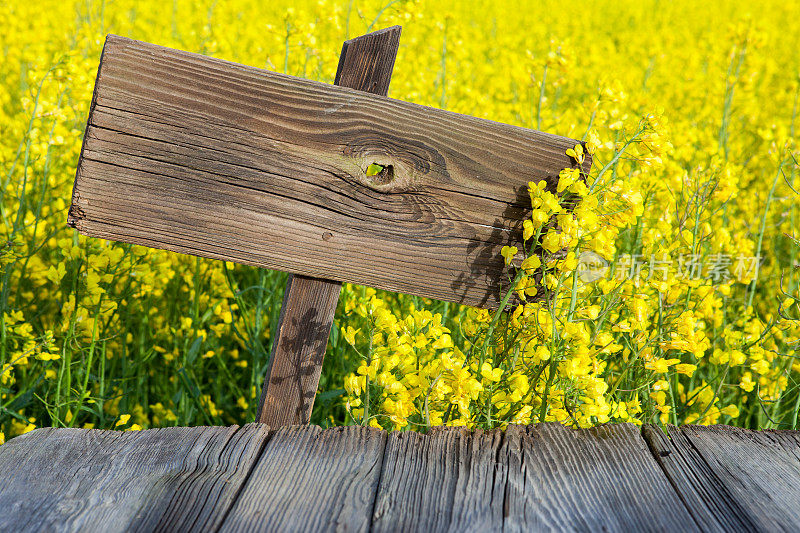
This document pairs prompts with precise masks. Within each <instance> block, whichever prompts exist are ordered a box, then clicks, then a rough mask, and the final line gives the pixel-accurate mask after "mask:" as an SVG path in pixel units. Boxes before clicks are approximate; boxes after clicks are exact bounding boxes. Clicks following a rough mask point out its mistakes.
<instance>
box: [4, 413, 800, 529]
mask: <svg viewBox="0 0 800 533" xmlns="http://www.w3.org/2000/svg"><path fill="white" fill-rule="evenodd" d="M799 529H800V433H798V432H790V431H782V432H777V431H762V432H754V431H745V430H740V429H734V428H729V427H724V426H716V427H710V428H706V427H697V426H685V427H682V428H680V429H675V428H670V431H669V436H667V435H665V434H664V433H663V432H662V431H661V430H660V429H658V428H655V427H645V428H643V429H642V428H638V427H636V426H633V425H629V424H623V425H607V426H601V427H598V428H594V429H586V430H574V429H569V428H565V427H562V426H560V425H558V424H543V425H537V426H528V427H523V426H512V427H510V428H509V429H508V431H507V432H505V433H503V432H500V431H495V432H484V431H480V430H478V431H467V430H463V429H455V428H451V429H444V428H440V429H434V430H432V431H431V432H430V433H429V434H427V435H422V434H418V433H411V432H407V433H389V434H387V433H386V432H383V431H379V430H375V429H368V428H361V427H344V428H333V429H327V430H322V429H320V428H319V427H316V426H310V427H309V426H292V427H286V428H282V429H279V430H270V429H269V428H268V427H267V426H265V425H262V424H248V425H246V426H244V427H238V426H233V427H194V428H165V429H152V430H147V431H139V432H115V431H101V430H82V429H49V428H48V429H38V430H36V431H33V432H31V433H28V434H26V435H22V436H20V437H17V438H14V439H12V440H10V441H9V442H8V443H6V444H4V445H2V446H0V531H3V532H5V531H39V530H47V531H104V532H105V531H153V530H160V531H165V530H167V531H190V530H194V531H218V530H221V531H329V530H337V531H338V530H341V531H369V530H372V531H403V532H406V531H500V530H503V531H546V530H552V531H667V530H669V531H681V532H683V531H697V530H701V531H797V530H799Z"/></svg>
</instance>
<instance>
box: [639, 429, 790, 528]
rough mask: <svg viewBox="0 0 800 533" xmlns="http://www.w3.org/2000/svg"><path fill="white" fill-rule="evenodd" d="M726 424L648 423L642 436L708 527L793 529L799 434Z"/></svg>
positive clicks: (697, 517) (691, 507) (683, 497)
mask: <svg viewBox="0 0 800 533" xmlns="http://www.w3.org/2000/svg"><path fill="white" fill-rule="evenodd" d="M798 435H799V434H798V432H793V431H780V432H778V431H746V430H742V429H738V428H732V427H728V426H713V427H701V426H684V427H682V428H680V429H677V428H674V427H672V428H670V430H669V438H667V436H666V435H664V433H663V432H662V431H660V430H658V429H657V428H648V429H647V430H646V432H645V438H646V439H647V440H648V442H649V443H650V445H651V448H652V449H653V451H654V455H655V456H656V457H657V458H658V461H659V462H660V463H661V465H662V467H663V469H664V471H665V472H666V474H667V476H668V477H669V479H670V481H671V482H672V484H673V486H674V487H675V489H676V490H677V491H678V492H679V493H680V495H681V498H682V499H683V500H684V502H686V505H687V507H688V508H689V509H690V510H691V512H692V513H693V514H694V515H695V518H696V519H697V521H698V522H700V523H701V524H702V525H703V527H704V529H706V530H710V531H796V530H797V528H798V524H800V438H799V437H798Z"/></svg>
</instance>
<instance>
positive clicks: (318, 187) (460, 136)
mask: <svg viewBox="0 0 800 533" xmlns="http://www.w3.org/2000/svg"><path fill="white" fill-rule="evenodd" d="M574 144H575V141H573V140H570V139H566V138H563V137H558V136H554V135H548V134H545V133H541V132H536V131H531V130H526V129H523V128H518V127H514V126H510V125H505V124H499V123H495V122H491V121H488V120H483V119H478V118H474V117H468V116H463V115H458V114H455V113H450V112H447V111H443V110H438V109H433V108H427V107H423V106H419V105H415V104H411V103H407V102H402V101H398V100H393V99H390V98H386V97H382V96H379V95H371V94H366V93H364V92H360V91H356V90H353V89H349V88H346V87H335V86H331V85H325V84H322V83H317V82H313V81H308V80H302V79H298V78H293V77H291V76H285V75H280V74H275V73H272V72H267V71H263V70H259V69H256V68H252V67H246V66H242V65H237V64H234V63H229V62H225V61H221V60H217V59H212V58H208V57H204V56H200V55H196V54H190V53H187V52H180V51H175V50H170V49H167V48H162V47H159V46H155V45H151V44H146V43H142V42H137V41H133V40H130V39H125V38H122V37H116V36H109V37H108V38H107V40H106V45H105V47H104V51H103V56H102V60H101V66H100V70H99V72H98V79H97V83H96V87H95V94H94V97H93V101H92V105H91V111H90V116H89V120H88V124H87V130H86V133H85V137H84V146H83V151H82V157H81V160H80V163H79V166H78V171H77V173H76V181H75V187H74V190H73V198H72V206H71V208H70V215H69V219H68V221H69V224H71V225H72V226H74V227H76V228H77V229H78V230H79V231H80V232H82V233H84V234H86V235H90V236H94V237H101V238H107V239H113V240H120V241H125V242H133V243H136V244H142V245H145V246H152V247H157V248H164V249H168V250H174V251H177V252H182V253H189V254H195V255H201V256H205V257H212V258H218V259H225V260H230V261H236V262H239V263H246V264H253V265H258V266H262V267H266V268H275V269H279V270H285V271H288V272H291V273H296V274H303V275H306V276H310V277H316V278H323V279H332V280H337V281H351V282H356V283H361V284H365V285H370V286H373V287H377V288H382V289H387V290H393V291H400V292H406V293H411V294H417V295H421V296H426V297H431V298H438V299H442V300H448V301H454V302H460V303H466V304H470V305H478V306H485V307H493V306H496V305H498V303H499V298H500V295H501V292H502V285H501V284H502V283H503V281H502V280H504V279H505V276H502V275H501V273H502V270H503V261H502V259H501V258H500V255H499V251H500V248H501V247H502V246H503V245H505V244H513V243H515V242H518V241H519V239H520V237H521V222H522V220H523V218H524V217H525V216H527V214H528V212H529V210H528V206H529V199H528V194H527V183H528V181H530V180H540V179H545V180H547V181H548V182H549V183H550V185H551V186H553V187H554V186H555V183H556V181H557V175H558V172H559V170H560V169H562V168H564V167H568V166H572V165H573V163H572V161H571V160H570V158H569V157H568V156H567V155H566V154H565V150H566V149H567V148H569V147H571V146H573V145H574ZM373 163H378V164H380V165H383V166H384V171H383V172H381V173H379V174H377V175H375V176H367V175H366V170H367V168H368V167H369V165H371V164H373ZM590 166H591V160H590V158H587V159H586V161H585V162H584V166H583V168H584V170H588V168H589V167H590Z"/></svg>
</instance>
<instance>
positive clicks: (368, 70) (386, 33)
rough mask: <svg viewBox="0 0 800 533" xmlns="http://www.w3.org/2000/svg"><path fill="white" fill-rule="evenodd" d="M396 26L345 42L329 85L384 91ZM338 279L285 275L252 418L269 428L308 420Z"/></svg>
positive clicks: (396, 40)
mask: <svg viewBox="0 0 800 533" xmlns="http://www.w3.org/2000/svg"><path fill="white" fill-rule="evenodd" d="M400 31H401V30H400V26H394V27H391V28H386V29H383V30H379V31H376V32H373V33H370V34H367V35H362V36H360V37H357V38H355V39H351V40H349V41H345V43H344V45H343V46H342V53H341V55H340V56H339V67H338V68H337V71H336V78H335V81H334V85H341V86H343V87H350V88H351V89H356V90H359V91H367V92H371V93H373V94H380V95H383V96H386V95H387V94H388V92H389V82H390V80H391V78H392V69H393V67H394V61H395V58H396V57H397V48H398V46H399V43H400ZM341 289H342V284H341V282H338V281H331V280H324V279H317V278H309V277H306V276H295V275H294V274H290V275H289V279H288V281H287V282H286V291H285V293H284V297H283V306H282V307H281V314H280V319H279V321H278V327H277V334H276V336H275V338H274V339H273V341H272V354H271V356H270V362H269V368H268V370H267V375H266V376H265V378H264V386H263V388H262V390H261V400H260V401H259V406H258V413H257V415H256V421H258V422H261V423H263V424H268V425H269V426H270V427H271V428H279V427H283V426H290V425H293V424H308V422H309V421H310V419H311V410H312V409H313V407H314V398H315V396H316V393H317V386H318V385H319V376H320V373H321V372H322V361H323V359H324V357H325V349H326V347H327V346H328V336H329V335H330V331H331V326H332V325H333V315H334V313H335V311H336V304H337V302H338V301H339V293H340V292H341Z"/></svg>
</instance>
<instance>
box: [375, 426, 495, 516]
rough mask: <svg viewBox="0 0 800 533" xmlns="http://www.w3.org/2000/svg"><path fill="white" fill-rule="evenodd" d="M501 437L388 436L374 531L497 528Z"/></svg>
mask: <svg viewBox="0 0 800 533" xmlns="http://www.w3.org/2000/svg"><path fill="white" fill-rule="evenodd" d="M502 437H503V434H502V432H499V431H496V432H489V433H485V432H483V431H475V432H471V431H467V430H463V429H455V428H435V429H433V430H432V431H431V432H430V433H429V434H428V435H420V434H419V433H412V432H406V433H391V434H390V435H389V440H388V442H387V445H386V452H385V456H384V460H383V472H382V473H381V484H380V487H379V488H378V492H377V494H376V496H375V511H374V515H373V523H372V528H373V530H374V531H430V532H433V531H492V530H499V529H500V528H501V527H502V524H503V498H504V492H505V483H506V478H505V474H506V469H505V464H504V463H502V462H500V461H498V457H497V454H498V452H499V450H500V448H501V442H502Z"/></svg>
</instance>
